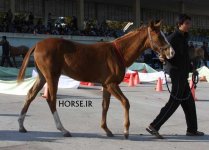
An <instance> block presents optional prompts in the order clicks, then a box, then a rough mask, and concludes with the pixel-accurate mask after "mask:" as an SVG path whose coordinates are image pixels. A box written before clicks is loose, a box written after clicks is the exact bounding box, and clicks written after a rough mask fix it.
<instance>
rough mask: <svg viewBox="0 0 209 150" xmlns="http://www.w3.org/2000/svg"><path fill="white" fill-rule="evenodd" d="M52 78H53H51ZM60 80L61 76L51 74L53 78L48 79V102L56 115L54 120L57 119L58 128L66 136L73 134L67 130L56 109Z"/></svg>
mask: <svg viewBox="0 0 209 150" xmlns="http://www.w3.org/2000/svg"><path fill="white" fill-rule="evenodd" d="M50 79H51V80H50ZM58 81H59V77H55V76H51V78H49V79H48V80H47V84H48V90H49V91H48V93H49V94H48V99H47V102H48V104H49V108H50V110H51V112H52V115H53V117H54V121H55V124H56V127H57V129H58V130H60V131H61V132H62V134H63V136H65V137H71V134H70V132H69V131H67V130H66V129H65V128H64V127H63V125H62V123H61V121H60V118H59V115H58V112H57V109H56V101H57V100H56V99H57V98H56V95H57V86H58Z"/></svg>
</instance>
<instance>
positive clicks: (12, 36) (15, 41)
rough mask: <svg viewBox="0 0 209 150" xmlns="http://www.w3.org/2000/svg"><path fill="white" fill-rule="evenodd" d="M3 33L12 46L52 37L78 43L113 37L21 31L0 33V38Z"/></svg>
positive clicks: (105, 39)
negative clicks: (38, 33) (37, 33)
mask: <svg viewBox="0 0 209 150" xmlns="http://www.w3.org/2000/svg"><path fill="white" fill-rule="evenodd" d="M3 35H5V36H7V40H8V41H9V43H10V45H12V46H19V45H26V46H28V47H32V46H33V45H35V43H37V42H38V41H41V40H43V39H45V38H49V37H54V38H64V39H68V40H72V41H76V42H80V43H86V44H92V43H96V42H98V41H100V40H101V39H103V40H104V41H111V40H113V39H114V38H111V37H93V36H63V35H59V36H58V35H41V34H40V35H33V34H21V33H0V38H1V37H2V36H3ZM1 54H2V47H0V56H1Z"/></svg>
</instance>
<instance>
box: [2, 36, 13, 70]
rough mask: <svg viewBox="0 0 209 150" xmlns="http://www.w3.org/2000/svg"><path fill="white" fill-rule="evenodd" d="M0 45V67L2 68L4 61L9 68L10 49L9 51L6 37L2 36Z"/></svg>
mask: <svg viewBox="0 0 209 150" xmlns="http://www.w3.org/2000/svg"><path fill="white" fill-rule="evenodd" d="M0 45H1V46H2V58H1V66H4V62H5V60H6V61H7V63H8V64H9V65H10V67H13V65H12V63H11V61H10V58H9V55H10V49H9V42H8V41H7V37H6V36H2V41H0Z"/></svg>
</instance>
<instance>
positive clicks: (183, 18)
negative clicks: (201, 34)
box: [176, 14, 192, 32]
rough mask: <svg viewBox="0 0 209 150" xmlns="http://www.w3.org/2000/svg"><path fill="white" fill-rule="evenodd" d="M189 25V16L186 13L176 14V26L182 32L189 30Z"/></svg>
mask: <svg viewBox="0 0 209 150" xmlns="http://www.w3.org/2000/svg"><path fill="white" fill-rule="evenodd" d="M191 25H192V23H191V17H189V16H188V15H187V14H180V15H178V17H177V19H176V26H177V28H178V29H179V30H181V31H182V32H189V29H190V28H191Z"/></svg>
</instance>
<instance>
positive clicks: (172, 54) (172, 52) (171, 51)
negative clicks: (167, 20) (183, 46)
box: [160, 31, 175, 59]
mask: <svg viewBox="0 0 209 150" xmlns="http://www.w3.org/2000/svg"><path fill="white" fill-rule="evenodd" d="M160 33H161V35H162V36H163V37H164V39H165V41H166V43H167V44H169V45H171V44H170V43H169V42H168V40H167V38H166V37H165V34H164V33H163V32H162V31H160ZM174 55H175V51H174V49H173V47H172V46H170V57H169V58H168V59H171V58H173V56H174ZM166 57H167V56H166Z"/></svg>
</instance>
